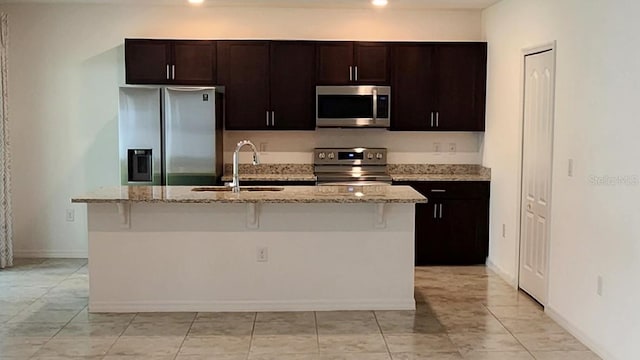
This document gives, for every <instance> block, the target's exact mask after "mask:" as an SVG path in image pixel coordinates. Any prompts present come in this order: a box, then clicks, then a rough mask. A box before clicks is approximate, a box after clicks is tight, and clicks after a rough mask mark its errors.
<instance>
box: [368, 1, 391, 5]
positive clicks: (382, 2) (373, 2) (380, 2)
mask: <svg viewBox="0 0 640 360" xmlns="http://www.w3.org/2000/svg"><path fill="white" fill-rule="evenodd" d="M371 3H372V4H373V5H375V6H387V3H388V1H387V0H371Z"/></svg>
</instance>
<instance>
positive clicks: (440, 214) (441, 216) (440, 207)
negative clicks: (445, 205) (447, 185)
mask: <svg viewBox="0 0 640 360" xmlns="http://www.w3.org/2000/svg"><path fill="white" fill-rule="evenodd" d="M440 219H442V204H440Z"/></svg>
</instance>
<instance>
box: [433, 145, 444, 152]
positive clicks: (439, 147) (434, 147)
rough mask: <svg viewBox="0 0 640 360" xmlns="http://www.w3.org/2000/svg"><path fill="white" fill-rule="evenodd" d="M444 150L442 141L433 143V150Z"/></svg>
mask: <svg viewBox="0 0 640 360" xmlns="http://www.w3.org/2000/svg"><path fill="white" fill-rule="evenodd" d="M441 150H442V148H441V145H440V143H433V152H437V153H439V152H440V151H441Z"/></svg>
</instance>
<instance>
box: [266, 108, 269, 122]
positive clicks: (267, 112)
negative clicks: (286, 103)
mask: <svg viewBox="0 0 640 360" xmlns="http://www.w3.org/2000/svg"><path fill="white" fill-rule="evenodd" d="M265 113H266V114H267V126H269V110H267V111H265Z"/></svg>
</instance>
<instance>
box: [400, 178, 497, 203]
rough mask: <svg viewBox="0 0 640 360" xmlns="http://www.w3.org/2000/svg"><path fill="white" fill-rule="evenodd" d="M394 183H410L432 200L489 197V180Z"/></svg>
mask: <svg viewBox="0 0 640 360" xmlns="http://www.w3.org/2000/svg"><path fill="white" fill-rule="evenodd" d="M393 184H394V185H409V186H411V187H413V188H414V189H415V190H416V191H418V192H419V193H420V194H422V195H424V196H426V197H427V199H429V201H431V200H432V199H434V200H435V199H487V198H489V187H490V183H489V181H398V182H394V183H393Z"/></svg>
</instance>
